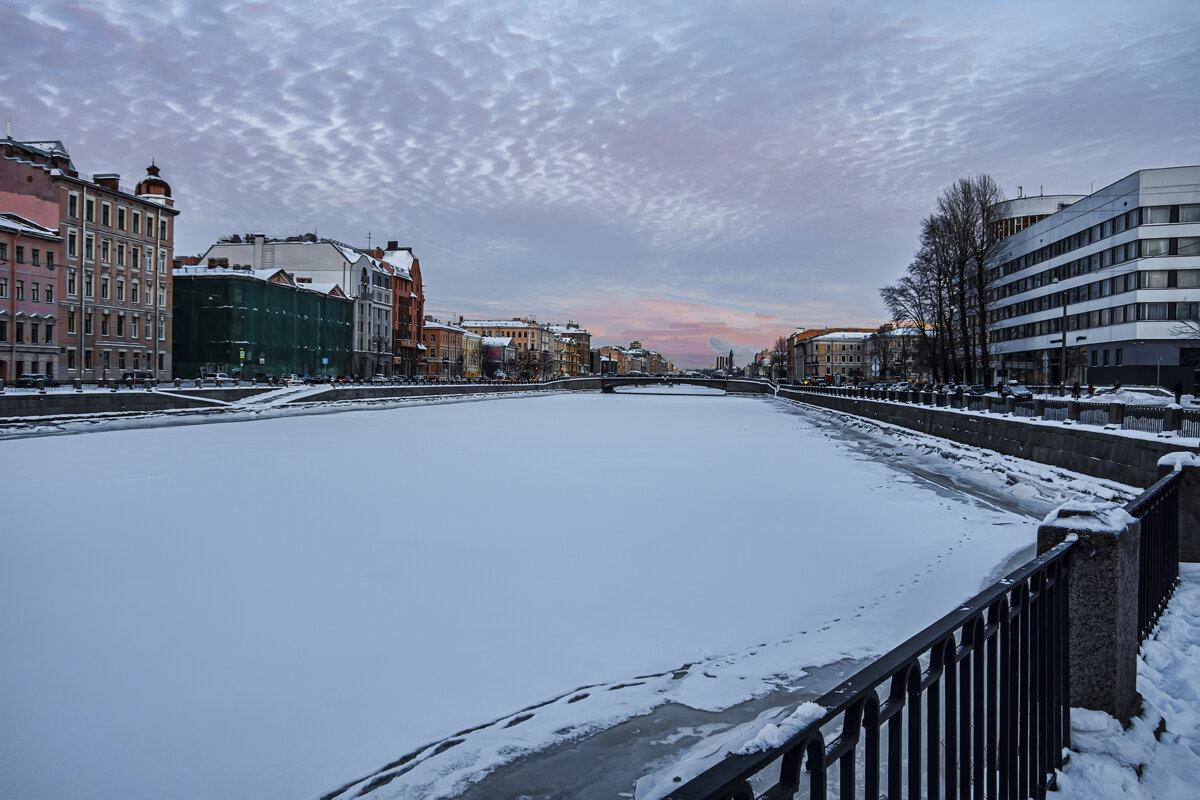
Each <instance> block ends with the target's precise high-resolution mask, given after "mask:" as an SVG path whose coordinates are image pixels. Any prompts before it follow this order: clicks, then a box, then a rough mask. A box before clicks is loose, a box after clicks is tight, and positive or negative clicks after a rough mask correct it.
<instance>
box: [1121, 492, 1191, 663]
mask: <svg viewBox="0 0 1200 800" xmlns="http://www.w3.org/2000/svg"><path fill="white" fill-rule="evenodd" d="M1182 474H1183V473H1181V472H1179V471H1178V470H1176V471H1174V472H1171V473H1168V474H1167V475H1165V476H1163V477H1162V478H1161V479H1159V481H1158V482H1157V483H1155V484H1154V485H1153V486H1151V487H1150V488H1149V489H1147V490H1146V491H1144V492H1142V493H1141V494H1140V495H1138V497H1136V498H1135V499H1134V500H1132V501H1131V502H1130V503H1129V504H1128V505H1127V506H1125V510H1126V511H1128V512H1129V515H1130V516H1132V517H1134V518H1136V519H1137V520H1138V521H1139V522H1140V523H1141V539H1140V543H1139V548H1140V549H1139V553H1138V572H1139V575H1138V637H1139V641H1143V642H1144V641H1145V640H1146V637H1148V636H1149V635H1150V633H1151V632H1152V631H1153V630H1154V626H1155V624H1157V622H1158V618H1159V616H1160V615H1161V614H1162V612H1163V609H1165V608H1166V607H1167V601H1169V600H1170V599H1171V595H1172V594H1173V593H1174V592H1175V586H1176V584H1177V583H1178V582H1179V484H1180V480H1181V478H1182Z"/></svg>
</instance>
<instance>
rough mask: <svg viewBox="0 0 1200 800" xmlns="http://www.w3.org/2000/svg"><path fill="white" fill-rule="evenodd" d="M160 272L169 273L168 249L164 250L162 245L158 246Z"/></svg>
mask: <svg viewBox="0 0 1200 800" xmlns="http://www.w3.org/2000/svg"><path fill="white" fill-rule="evenodd" d="M158 274H159V275H166V274H167V251H166V250H163V249H162V248H161V247H160V248H158Z"/></svg>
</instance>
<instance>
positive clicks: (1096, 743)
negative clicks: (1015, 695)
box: [1057, 564, 1200, 800]
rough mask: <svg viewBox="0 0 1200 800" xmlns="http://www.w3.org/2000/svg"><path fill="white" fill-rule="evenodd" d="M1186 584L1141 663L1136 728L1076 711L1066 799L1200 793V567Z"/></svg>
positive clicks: (1185, 575)
mask: <svg viewBox="0 0 1200 800" xmlns="http://www.w3.org/2000/svg"><path fill="white" fill-rule="evenodd" d="M1180 573H1181V579H1182V582H1181V584H1180V586H1179V588H1178V589H1176V591H1175V596H1174V597H1173V598H1171V602H1170V603H1169V604H1168V605H1167V610H1166V613H1164V614H1163V616H1162V619H1161V620H1160V621H1159V623H1158V628H1157V630H1156V631H1155V633H1154V636H1153V637H1152V638H1151V639H1149V640H1148V641H1147V642H1146V643H1145V644H1143V645H1142V653H1141V656H1140V657H1139V658H1138V678H1137V681H1138V691H1139V692H1140V693H1141V695H1142V699H1143V702H1144V711H1143V713H1142V715H1141V716H1139V717H1137V718H1136V719H1134V720H1133V723H1132V724H1131V725H1130V727H1129V729H1128V730H1122V728H1121V724H1120V723H1119V722H1118V721H1117V720H1115V719H1113V718H1112V717H1110V716H1108V715H1107V714H1105V713H1103V712H1100V711H1088V710H1084V709H1080V708H1073V709H1071V750H1072V751H1074V752H1072V753H1070V759H1069V761H1068V762H1067V763H1066V764H1065V765H1064V766H1063V769H1062V771H1061V772H1059V775H1058V786H1059V790H1060V791H1059V792H1058V793H1057V794H1058V797H1059V798H1061V800H1177V798H1184V797H1196V796H1197V794H1198V792H1200V788H1198V787H1200V625H1198V624H1197V620H1200V564H1180Z"/></svg>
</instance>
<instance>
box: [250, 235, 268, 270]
mask: <svg viewBox="0 0 1200 800" xmlns="http://www.w3.org/2000/svg"><path fill="white" fill-rule="evenodd" d="M266 241H267V237H266V236H263V235H262V234H261V233H256V234H254V253H253V255H252V256H251V261H250V266H252V267H254V268H255V269H259V268H261V267H262V264H263V245H264V244H265V243H266Z"/></svg>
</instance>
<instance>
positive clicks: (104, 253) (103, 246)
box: [100, 239, 109, 262]
mask: <svg viewBox="0 0 1200 800" xmlns="http://www.w3.org/2000/svg"><path fill="white" fill-rule="evenodd" d="M108 245H109V242H108V239H101V240H100V260H101V261H104V262H107V261H108V250H109V247H108Z"/></svg>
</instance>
